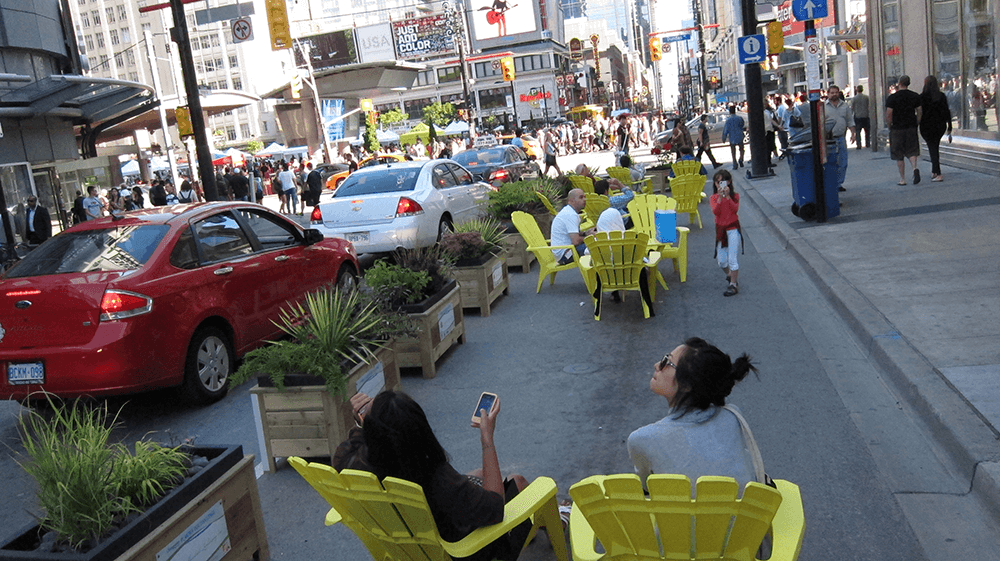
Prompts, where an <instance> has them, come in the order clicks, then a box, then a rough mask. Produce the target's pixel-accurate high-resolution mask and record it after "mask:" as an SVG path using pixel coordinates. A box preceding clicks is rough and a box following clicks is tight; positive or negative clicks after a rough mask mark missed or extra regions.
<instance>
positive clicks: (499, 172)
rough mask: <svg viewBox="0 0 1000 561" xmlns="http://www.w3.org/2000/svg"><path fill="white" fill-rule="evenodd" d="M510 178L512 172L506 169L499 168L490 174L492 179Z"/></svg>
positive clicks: (503, 179) (504, 179) (505, 179)
mask: <svg viewBox="0 0 1000 561" xmlns="http://www.w3.org/2000/svg"><path fill="white" fill-rule="evenodd" d="M509 178H510V172H508V171H507V170H505V169H498V170H496V171H495V172H493V174H492V175H490V181H507V179H509Z"/></svg>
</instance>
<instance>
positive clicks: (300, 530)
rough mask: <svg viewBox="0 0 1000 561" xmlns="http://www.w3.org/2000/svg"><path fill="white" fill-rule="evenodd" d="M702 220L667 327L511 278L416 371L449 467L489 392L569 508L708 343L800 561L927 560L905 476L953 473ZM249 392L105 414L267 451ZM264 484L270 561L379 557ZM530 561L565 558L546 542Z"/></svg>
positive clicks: (834, 320) (846, 338)
mask: <svg viewBox="0 0 1000 561" xmlns="http://www.w3.org/2000/svg"><path fill="white" fill-rule="evenodd" d="M718 152H719V154H720V155H722V151H721V150H719V151H718ZM610 158H611V156H610V154H607V153H604V154H599V155H594V154H587V155H579V156H569V157H565V158H561V159H560V165H561V166H562V167H563V169H564V170H566V169H572V165H575V164H576V163H577V162H579V161H587V163H588V164H590V165H594V163H595V162H597V161H600V162H601V166H602V167H604V166H606V165H609V164H610ZM701 215H702V220H703V221H704V222H705V228H704V229H698V228H697V227H694V228H693V231H692V233H691V235H690V236H689V238H688V239H689V244H690V248H689V272H688V279H687V282H686V283H683V284H682V283H680V282H679V280H678V278H677V275H676V274H675V273H674V272H672V270H671V265H670V264H669V262H668V263H665V264H661V271H662V272H663V274H664V276H665V277H666V279H667V282H668V284H669V286H670V289H669V290H668V291H663V290H658V291H657V298H656V306H655V310H656V316H655V317H653V318H650V319H648V320H643V318H642V309H641V306H640V303H639V299H638V297H637V295H636V294H630V295H628V297H627V298H626V301H625V302H624V303H622V304H612V303H611V302H610V299H608V300H607V301H606V305H605V308H604V313H603V316H602V319H601V321H600V322H595V321H594V320H593V316H592V308H591V304H590V299H589V297H588V296H587V294H586V291H585V289H584V285H583V281H582V279H581V277H580V275H579V274H578V273H576V272H575V271H568V272H563V273H560V274H559V275H558V276H557V279H556V283H555V285H554V286H549V285H548V284H546V285H545V286H544V287H543V288H542V292H541V294H535V291H534V287H535V283H536V282H537V271H538V269H537V265H536V266H535V268H533V269H532V271H531V273H528V274H521V273H512V278H511V284H512V286H511V290H510V295H508V296H505V297H502V298H501V299H500V300H499V301H498V302H497V303H496V304H495V307H494V311H493V314H492V315H491V316H490V317H488V318H481V317H479V316H478V314H477V313H475V312H471V311H470V312H467V314H466V321H467V326H466V336H467V342H466V343H465V344H464V345H461V346H457V347H455V348H454V349H453V350H452V351H451V352H449V353H448V354H446V355H445V356H444V357H443V358H442V359H441V360H440V362H439V363H438V376H437V378H435V379H432V380H424V379H422V378H420V377H419V373H418V372H416V373H414V372H410V373H404V379H403V385H404V388H405V390H406V391H407V392H409V393H410V394H411V395H413V396H414V397H415V398H416V399H417V401H419V402H420V403H421V404H422V405H423V407H424V409H425V411H427V413H428V415H429V416H430V419H431V424H432V426H433V427H434V429H435V432H436V433H437V435H438V437H439V439H440V440H441V442H442V443H443V445H444V446H445V448H446V450H447V451H448V452H449V453H450V454H451V459H452V463H453V464H454V465H455V466H456V467H457V468H458V469H460V470H472V469H474V468H476V467H478V466H477V462H479V458H480V450H479V442H478V435H477V432H476V431H475V430H474V429H471V428H469V415H470V412H471V409H472V408H473V406H474V404H475V400H476V398H477V397H478V395H479V392H481V391H483V390H490V391H495V392H496V393H498V394H499V395H500V397H501V400H502V411H501V413H500V419H499V423H498V431H497V438H496V440H497V442H496V444H497V450H498V452H499V457H500V464H501V469H502V470H503V471H504V472H505V473H507V472H519V473H522V474H524V475H525V476H527V477H528V478H529V479H530V478H531V477H534V476H538V475H547V476H550V477H553V478H554V479H555V480H556V482H557V484H558V485H559V489H560V496H567V489H568V488H569V486H570V485H572V484H573V483H575V482H577V481H579V480H580V479H582V478H584V477H586V476H588V475H591V474H595V473H619V472H629V471H631V470H632V466H631V464H630V462H629V459H628V454H627V451H626V448H625V439H626V438H627V436H628V434H629V433H630V432H631V431H632V430H634V429H636V428H637V427H640V426H642V425H645V424H648V423H651V422H654V421H656V420H658V419H660V418H661V417H662V416H664V415H665V413H666V403H665V401H664V400H663V398H661V397H658V396H656V395H654V394H652V393H651V392H650V391H649V389H648V384H649V378H650V375H651V372H652V365H653V363H654V362H655V361H657V360H659V359H660V358H661V357H662V356H663V355H664V354H666V353H667V352H669V351H670V350H671V349H672V348H673V347H674V346H676V345H677V344H679V343H680V342H682V341H683V340H684V339H685V338H687V337H690V336H699V337H703V338H706V339H708V340H709V341H711V342H713V343H715V344H716V345H718V346H719V347H720V348H721V349H722V350H723V351H725V352H728V353H730V354H731V355H734V356H735V355H737V354H739V353H741V352H748V353H750V354H751V355H752V356H753V357H754V362H755V364H756V365H757V366H758V368H759V369H760V374H759V377H753V376H751V377H749V378H748V379H747V380H746V381H744V382H743V383H742V384H740V385H738V386H737V387H736V389H735V390H734V392H733V394H732V396H731V399H730V401H731V402H732V403H734V404H736V405H738V406H739V407H740V408H741V409H742V411H743V412H744V415H745V416H746V417H747V419H748V421H749V422H750V424H751V426H752V427H753V430H754V434H755V436H756V438H757V441H758V443H759V444H760V447H761V451H762V453H763V457H764V462H765V466H766V469H767V472H768V473H769V474H770V475H771V476H772V477H774V478H780V479H787V480H790V481H793V482H795V483H797V484H798V485H799V486H800V487H801V489H802V497H803V501H804V503H805V512H806V522H807V533H806V537H805V543H804V545H803V548H802V555H801V556H800V559H803V560H826V559H832V558H842V559H879V560H897V559H898V560H901V561H902V560H906V561H913V560H918V559H924V558H926V557H925V554H924V548H923V547H922V546H921V542H920V539H919V538H918V535H917V533H916V532H915V531H914V530H913V529H912V526H911V524H910V522H909V521H908V519H907V518H906V516H904V512H903V511H902V509H901V508H900V506H899V504H898V503H897V501H896V499H895V498H894V496H893V494H892V491H891V489H893V488H896V487H898V484H899V481H905V480H906V479H907V478H937V479H939V480H940V481H941V486H942V487H944V488H947V486H948V485H949V481H950V473H949V470H948V467H947V466H946V465H944V464H942V463H941V462H940V461H939V460H937V459H936V458H937V457H938V456H939V454H937V452H936V450H935V449H934V446H933V444H932V443H930V442H928V440H927V439H926V438H925V437H924V436H923V434H924V433H923V429H922V428H921V425H920V422H919V419H915V418H914V417H913V415H912V414H911V412H910V411H909V410H908V409H907V407H906V406H905V404H902V403H900V402H899V400H898V399H896V398H895V396H894V395H893V393H892V391H891V390H890V389H889V387H888V386H887V385H886V384H885V383H883V382H882V380H881V376H880V374H879V373H878V371H877V370H876V369H875V368H874V367H873V366H872V365H871V364H870V363H869V362H868V361H867V360H866V359H864V358H863V356H864V355H863V353H862V352H861V350H860V348H859V346H858V344H857V342H856V341H855V340H854V339H853V337H852V336H851V335H850V332H849V330H848V329H847V328H846V327H845V326H844V325H843V324H842V322H841V321H840V319H839V318H838V316H837V315H836V314H835V313H833V312H832V311H831V310H830V308H829V306H828V305H827V304H826V302H825V300H823V298H822V296H821V295H820V293H819V292H818V290H817V289H816V287H815V286H814V285H813V284H812V283H811V281H810V280H809V279H808V278H807V277H806V275H805V274H804V273H803V271H802V270H801V269H800V268H799V267H798V265H797V264H796V262H795V260H794V259H793V258H790V257H789V256H788V255H787V253H786V252H785V251H784V249H783V248H781V247H780V246H779V245H778V244H777V243H776V241H775V239H774V238H773V237H772V236H771V235H770V234H769V232H768V231H767V229H766V228H765V227H764V226H763V224H762V218H761V217H760V216H759V215H757V214H755V213H754V212H753V211H752V209H748V208H747V207H746V206H744V211H743V212H741V222H742V223H743V226H744V229H745V230H744V233H745V238H746V250H745V254H744V255H741V256H740V263H741V274H740V285H741V292H740V294H739V295H737V296H735V297H733V298H724V297H723V296H722V293H723V291H724V290H725V288H726V282H725V280H724V277H723V274H722V272H721V271H720V270H719V269H718V267H717V265H716V264H715V262H714V260H713V257H712V246H713V238H714V229H713V227H712V213H711V211H710V210H709V208H708V205H707V204H705V205H703V207H702V210H701ZM680 222H681V224H682V225H683V224H684V223H685V222H686V219H685V218H680ZM249 388H250V384H245V385H243V386H242V387H240V388H238V389H236V390H234V391H232V392H231V393H230V395H229V396H228V397H227V398H226V399H225V400H223V401H222V402H220V403H218V404H216V405H214V406H211V407H208V408H202V409H192V408H187V407H184V406H181V405H178V404H176V403H175V400H174V398H173V394H172V393H170V392H157V393H153V394H146V395H141V396H133V397H131V398H128V399H116V400H111V401H109V404H110V406H111V407H112V408H118V407H122V413H121V417H120V421H121V424H122V434H123V435H125V434H127V438H130V439H135V438H139V437H141V436H143V435H146V434H147V433H152V434H151V435H150V436H151V437H152V438H154V439H157V440H162V441H166V442H179V441H181V440H182V439H195V441H196V442H198V443H202V444H215V443H219V444H230V443H236V444H242V445H243V447H244V450H245V451H246V452H247V453H257V437H256V435H255V431H254V427H253V415H252V412H251V408H250V397H249V394H248V390H249ZM21 411H22V410H21V409H20V407H19V406H17V405H16V404H13V403H9V402H0V442H2V443H3V444H4V445H5V446H4V447H3V449H2V451H0V472H2V473H4V474H5V481H6V484H5V485H3V486H0V504H2V505H3V508H2V510H0V529H2V530H3V531H2V532H0V534H7V533H13V532H14V531H15V530H16V529H18V528H20V527H22V526H23V525H26V524H28V523H29V522H30V521H31V520H32V516H31V512H32V508H33V506H32V500H31V495H30V493H31V483H30V481H28V480H27V478H26V477H25V476H24V475H23V473H22V472H21V470H20V468H19V467H18V466H17V465H16V463H15V461H14V459H13V458H12V456H11V454H12V453H14V452H16V450H17V437H16V415H17V414H18V413H19V412H21ZM7 447H10V450H8V449H7ZM258 463H259V459H258ZM258 483H259V486H260V493H261V497H262V501H263V506H264V514H265V522H266V526H267V531H268V536H269V542H270V546H271V552H272V555H273V557H274V558H276V559H282V558H287V559H292V558H294V559H299V558H320V557H327V558H333V559H351V560H353V559H366V558H368V556H367V554H366V553H365V551H364V549H363V547H362V545H361V544H360V542H359V541H358V540H357V539H356V538H354V536H353V535H352V534H351V533H350V532H349V531H347V530H346V529H344V528H343V527H333V528H326V527H324V526H323V515H324V513H325V511H326V506H325V503H324V502H323V501H322V500H321V499H320V497H319V496H318V495H317V494H316V493H315V492H314V491H312V489H311V488H309V487H308V485H307V484H306V483H305V482H304V481H303V480H301V478H299V476H298V475H297V474H296V473H295V472H294V470H292V469H291V468H290V467H288V466H287V465H284V463H283V462H281V463H279V469H278V471H277V473H273V474H272V473H265V474H263V475H262V476H261V477H260V478H259V480H258ZM994 553H995V552H994ZM522 558H523V559H552V558H553V557H552V554H551V550H550V549H549V548H548V547H547V546H546V543H545V538H541V539H540V540H538V541H537V542H536V543H535V544H533V545H532V546H531V547H529V549H528V550H527V552H526V553H525V554H524V555H523V556H522Z"/></svg>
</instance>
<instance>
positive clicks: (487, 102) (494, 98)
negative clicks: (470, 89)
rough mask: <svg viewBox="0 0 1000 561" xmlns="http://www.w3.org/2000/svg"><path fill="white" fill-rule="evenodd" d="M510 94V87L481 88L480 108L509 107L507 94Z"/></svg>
mask: <svg viewBox="0 0 1000 561" xmlns="http://www.w3.org/2000/svg"><path fill="white" fill-rule="evenodd" d="M508 95H510V88H493V89H489V90H480V92H479V108H480V109H494V108H497V107H507V96H508Z"/></svg>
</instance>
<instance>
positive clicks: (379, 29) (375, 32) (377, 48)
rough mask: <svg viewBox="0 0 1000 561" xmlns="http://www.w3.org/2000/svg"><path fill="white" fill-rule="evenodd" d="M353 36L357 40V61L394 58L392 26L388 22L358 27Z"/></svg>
mask: <svg viewBox="0 0 1000 561" xmlns="http://www.w3.org/2000/svg"><path fill="white" fill-rule="evenodd" d="M354 37H355V38H356V39H357V40H358V59H359V60H358V62H376V61H380V60H396V51H395V49H394V47H393V42H392V26H391V25H389V24H388V23H380V24H376V25H368V26H365V27H358V28H357V29H355V30H354Z"/></svg>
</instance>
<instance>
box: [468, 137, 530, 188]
mask: <svg viewBox="0 0 1000 561" xmlns="http://www.w3.org/2000/svg"><path fill="white" fill-rule="evenodd" d="M452 159H453V160H455V161H456V162H458V163H460V164H462V165H463V166H465V167H466V168H467V169H468V170H469V171H471V172H472V173H473V175H475V176H476V177H477V178H478V179H480V180H482V181H485V182H486V183H489V184H490V185H493V186H494V187H499V186H500V185H503V184H504V183H507V182H510V181H520V180H521V179H525V178H535V177H538V175H539V174H540V170H539V169H538V164H537V163H536V162H535V161H534V160H532V159H531V158H529V157H528V155H527V154H525V153H524V150H521V149H520V148H518V147H517V146H510V145H508V144H504V145H501V146H491V147H489V148H477V149H473V150H466V151H464V152H459V153H458V154H456V155H455V156H454V157H453V158H452Z"/></svg>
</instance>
